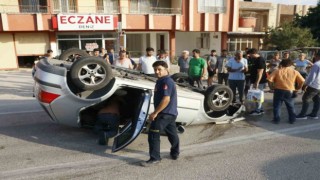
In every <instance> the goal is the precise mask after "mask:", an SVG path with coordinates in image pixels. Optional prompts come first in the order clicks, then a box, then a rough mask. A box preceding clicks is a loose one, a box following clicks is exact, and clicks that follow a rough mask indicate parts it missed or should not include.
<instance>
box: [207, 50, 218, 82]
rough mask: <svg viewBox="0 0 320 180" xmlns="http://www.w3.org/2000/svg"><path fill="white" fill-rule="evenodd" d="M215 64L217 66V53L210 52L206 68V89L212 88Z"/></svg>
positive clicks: (214, 51)
mask: <svg viewBox="0 0 320 180" xmlns="http://www.w3.org/2000/svg"><path fill="white" fill-rule="evenodd" d="M216 64H217V52H216V50H214V49H213V50H211V54H210V56H208V58H207V66H208V81H207V83H208V87H209V86H212V83H213V76H214V74H215V73H216Z"/></svg>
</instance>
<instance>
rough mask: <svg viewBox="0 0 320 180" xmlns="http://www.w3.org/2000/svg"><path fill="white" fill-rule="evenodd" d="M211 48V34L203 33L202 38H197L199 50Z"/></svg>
mask: <svg viewBox="0 0 320 180" xmlns="http://www.w3.org/2000/svg"><path fill="white" fill-rule="evenodd" d="M209 47H210V33H201V37H198V38H197V48H198V49H209Z"/></svg>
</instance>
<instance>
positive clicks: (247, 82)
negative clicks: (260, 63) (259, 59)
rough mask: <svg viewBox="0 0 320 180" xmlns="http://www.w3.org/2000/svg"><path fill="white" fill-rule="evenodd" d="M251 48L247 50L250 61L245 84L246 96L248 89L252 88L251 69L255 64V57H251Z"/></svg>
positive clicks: (247, 57)
mask: <svg viewBox="0 0 320 180" xmlns="http://www.w3.org/2000/svg"><path fill="white" fill-rule="evenodd" d="M249 52H250V49H248V50H247V52H246V59H247V61H248V70H247V72H246V73H245V75H246V78H245V86H244V95H245V97H247V95H248V91H249V89H250V86H251V74H250V72H251V69H252V66H253V63H254V62H253V59H252V58H251V57H250V53H249Z"/></svg>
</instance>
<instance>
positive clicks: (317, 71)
mask: <svg viewBox="0 0 320 180" xmlns="http://www.w3.org/2000/svg"><path fill="white" fill-rule="evenodd" d="M319 60H320V52H318V53H317V54H316V57H315V63H314V64H313V66H312V68H311V71H310V74H309V75H308V77H307V79H306V81H305V83H304V86H303V89H304V91H305V93H304V94H303V96H302V109H301V112H300V114H299V115H298V116H297V117H296V118H297V119H307V118H310V119H318V111H319V107H320V61H319ZM311 99H312V101H313V109H312V112H311V113H310V114H308V115H306V114H307V111H308V108H309V103H310V101H311Z"/></svg>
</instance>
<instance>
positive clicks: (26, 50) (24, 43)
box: [15, 33, 50, 56]
mask: <svg viewBox="0 0 320 180" xmlns="http://www.w3.org/2000/svg"><path fill="white" fill-rule="evenodd" d="M15 46H16V51H17V55H18V56H31V55H39V54H40V55H42V54H45V53H46V51H47V49H50V42H49V35H48V33H15Z"/></svg>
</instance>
